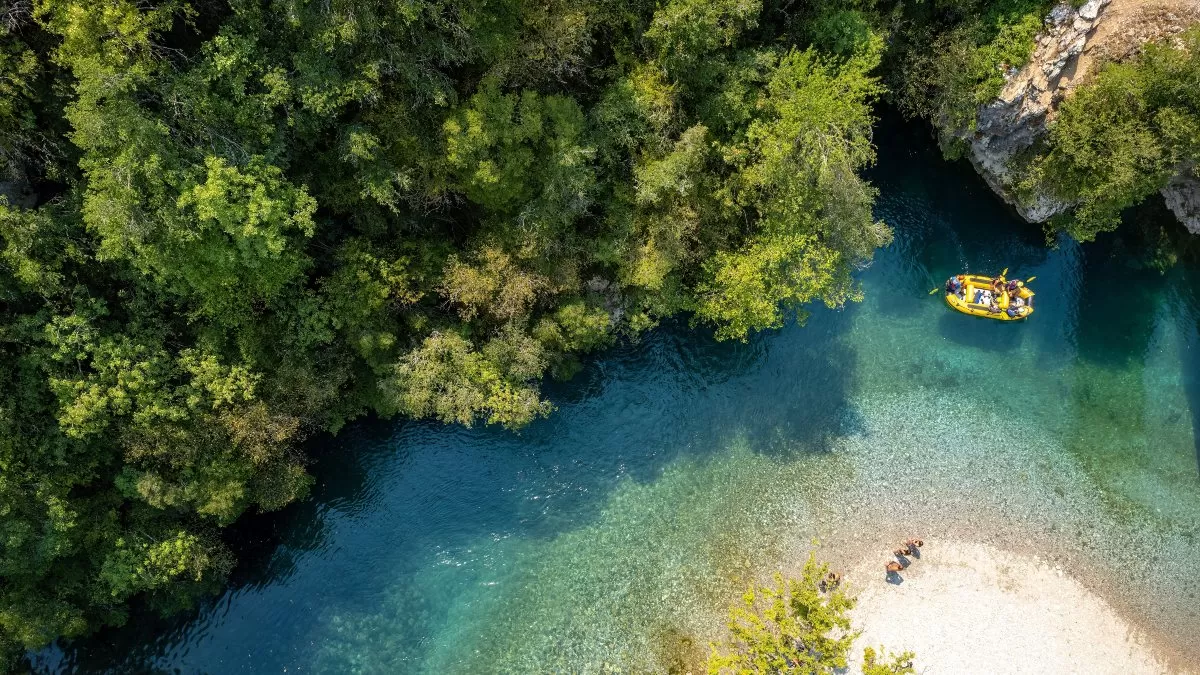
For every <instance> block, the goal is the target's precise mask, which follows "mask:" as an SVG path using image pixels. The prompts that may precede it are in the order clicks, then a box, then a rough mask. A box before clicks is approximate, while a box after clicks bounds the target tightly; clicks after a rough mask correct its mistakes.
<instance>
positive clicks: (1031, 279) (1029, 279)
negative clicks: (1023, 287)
mask: <svg viewBox="0 0 1200 675" xmlns="http://www.w3.org/2000/svg"><path fill="white" fill-rule="evenodd" d="M1036 278H1037V275H1036V274H1035V275H1033V276H1031V277H1029V278H1028V279H1026V280H1025V283H1029V282H1031V281H1033V280H1034V279H1036Z"/></svg>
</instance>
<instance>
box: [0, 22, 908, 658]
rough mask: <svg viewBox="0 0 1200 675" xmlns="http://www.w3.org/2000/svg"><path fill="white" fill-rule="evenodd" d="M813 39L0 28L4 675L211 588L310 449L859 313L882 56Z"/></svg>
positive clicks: (537, 401)
mask: <svg viewBox="0 0 1200 675" xmlns="http://www.w3.org/2000/svg"><path fill="white" fill-rule="evenodd" d="M817 4H818V5H820V6H819V7H815V6H814V7H811V8H810V7H805V8H803V9H798V8H793V9H789V8H788V7H787V6H781V5H780V6H777V5H773V4H772V5H763V4H762V3H759V2H747V1H745V0H729V1H727V0H721V1H719V2H717V3H715V4H714V3H711V2H710V3H704V2H695V1H694V0H669V1H667V2H663V3H659V4H657V5H656V4H653V3H646V2H641V1H638V0H605V1H604V2H600V3H584V2H579V0H554V1H552V2H546V3H524V2H516V1H506V2H500V3H484V2H480V1H479V0H415V1H414V2H408V3H404V4H396V3H388V2H381V1H380V0H332V1H331V2H315V1H309V0H223V1H221V2H204V3H198V2H189V1H187V0H168V1H165V2H152V3H146V2H135V1H134V0H103V1H102V2H100V3H95V2H84V1H83V0H35V1H33V2H29V1H27V0H16V2H12V3H9V5H7V6H6V8H5V9H3V10H0V70H2V71H3V73H4V77H2V78H0V163H2V164H3V166H0V171H2V173H3V176H2V177H0V178H2V181H0V182H4V186H0V187H3V188H4V193H5V194H10V193H12V194H14V195H16V193H20V196H21V197H22V199H13V200H12V202H13V203H8V202H7V201H6V200H4V199H0V541H2V542H3V546H0V663H4V664H5V665H8V664H9V663H10V662H11V661H12V659H14V658H15V657H16V655H17V654H19V653H20V652H21V651H22V650H26V649H37V648H40V647H41V646H43V645H45V644H47V643H48V642H50V641H52V640H54V639H56V638H73V637H78V636H81V635H85V634H87V633H88V632H89V631H92V630H94V629H96V628H97V627H100V626H104V625H117V624H120V623H122V622H124V621H125V620H127V617H128V616H129V613H130V611H131V609H132V608H134V607H150V608H154V609H158V610H160V611H164V612H165V611H173V610H176V609H178V608H180V607H185V606H187V605H188V604H189V603H192V602H194V601H195V599H196V598H197V597H199V596H200V595H202V594H204V593H207V592H211V591H212V590H214V589H216V588H219V587H220V585H221V584H222V583H223V580H224V579H225V578H226V575H227V574H228V572H229V570H230V568H231V566H232V565H233V564H234V559H233V555H232V553H231V552H230V550H229V549H228V548H227V547H226V546H225V544H224V543H223V542H222V538H221V528H222V527H224V526H226V525H228V524H230V523H232V522H234V521H235V520H236V519H237V518H239V517H241V516H242V514H244V513H246V512H247V511H253V510H259V511H267V510H272V509H278V508H281V507H283V506H284V505H286V504H288V503H290V502H292V501H294V500H296V499H299V498H302V497H303V495H305V494H306V492H307V490H308V488H309V486H310V485H311V483H312V478H311V477H310V476H309V475H308V474H307V472H306V470H305V467H306V458H305V457H304V455H303V453H302V452H301V450H300V449H299V448H300V447H301V446H300V442H301V441H302V440H303V439H304V438H306V437H307V436H309V435H310V434H313V433H320V432H336V431H337V430H338V429H340V428H341V427H342V426H343V425H344V424H345V423H346V422H348V421H349V420H352V419H354V418H356V417H358V416H361V415H364V414H368V413H374V414H378V415H384V416H387V415H402V416H406V417H413V418H431V419H437V420H441V421H444V422H447V423H461V424H474V423H478V422H487V423H495V424H501V425H505V426H508V427H519V426H521V425H523V424H526V423H528V422H530V421H532V420H534V419H536V418H538V417H540V416H543V415H546V414H548V413H549V412H550V411H551V410H552V408H553V406H552V403H551V402H550V401H547V400H545V399H544V398H543V397H542V395H541V393H540V390H539V383H540V382H541V380H542V378H543V377H544V376H545V375H547V374H550V375H554V376H557V377H568V376H570V375H571V374H572V373H573V372H575V371H576V370H577V369H578V368H579V358H580V356H581V355H582V354H584V353H587V352H589V351H592V350H597V349H602V348H604V347H606V346H608V345H611V344H613V343H614V342H615V341H616V340H618V339H619V338H620V337H621V336H623V335H633V334H636V333H637V332H639V331H642V330H646V329H648V328H649V327H651V326H653V325H655V323H657V322H658V321H659V320H661V319H662V318H664V317H667V316H671V315H674V314H678V313H680V312H690V313H691V314H692V317H693V318H694V319H695V320H697V321H701V322H706V323H710V324H712V325H713V326H715V327H716V330H717V335H718V336H719V337H722V338H724V337H729V338H741V339H745V338H746V336H747V335H748V334H749V333H750V332H751V331H754V330H761V329H764V328H769V327H772V326H777V325H780V323H781V322H782V317H783V316H784V313H785V312H788V311H793V312H796V313H798V314H799V315H803V312H804V309H803V307H804V305H806V304H808V303H812V302H822V303H825V304H828V305H834V306H836V305H839V304H841V303H843V302H845V301H847V300H854V299H856V298H857V297H858V296H859V292H858V290H857V289H856V287H855V285H854V282H853V271H854V270H855V269H857V268H858V267H860V266H862V265H864V264H866V263H867V261H868V260H869V259H870V256H871V253H872V251H873V249H874V248H876V247H877V246H879V245H882V244H883V243H885V242H886V241H887V237H888V234H887V230H886V228H885V227H884V226H883V225H882V224H880V223H877V222H875V221H874V220H873V219H872V218H871V215H870V213H871V202H872V200H873V197H874V192H873V190H872V188H871V187H870V186H869V185H868V184H867V183H866V182H864V181H863V180H862V179H861V178H859V177H858V175H857V174H858V173H859V172H860V171H861V170H862V169H863V168H865V167H866V166H868V165H869V164H870V163H871V161H873V149H872V147H871V139H870V126H871V123H872V117H871V114H870V105H871V104H872V102H873V101H874V100H875V99H876V98H877V97H878V96H879V94H880V87H879V83H878V80H877V79H876V77H875V76H874V75H873V74H872V73H873V72H874V69H875V68H876V66H877V65H878V64H879V62H880V58H881V49H882V48H881V45H882V42H881V38H880V37H879V36H878V35H877V33H878V29H879V26H880V25H881V22H880V21H878V20H877V18H871V19H870V20H868V18H866V17H869V16H872V17H873V16H874V15H873V14H871V13H872V12H874V11H875V9H874V8H873V6H872V5H870V3H850V4H845V3H836V4H834V3H825V2H822V3H817ZM846 12H850V13H851V14H846ZM827 15H828V16H837V17H840V18H839V19H838V21H835V22H832V23H828V24H819V25H820V26H824V27H819V28H814V29H809V26H810V24H811V26H818V23H816V22H815V20H814V21H809V19H810V18H812V17H817V16H827ZM831 36H832V37H831ZM826 45H829V46H826ZM18 183H19V184H20V185H21V186H23V187H22V189H20V190H14V189H12V188H10V187H7V186H9V185H10V184H11V185H16V184H18ZM25 197H29V199H25ZM18 201H19V202H20V203H17V202H18Z"/></svg>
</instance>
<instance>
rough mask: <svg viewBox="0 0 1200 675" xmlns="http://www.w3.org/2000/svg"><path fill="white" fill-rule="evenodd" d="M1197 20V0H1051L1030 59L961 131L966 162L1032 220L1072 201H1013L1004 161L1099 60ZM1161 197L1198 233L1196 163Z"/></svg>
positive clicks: (1027, 141)
mask: <svg viewBox="0 0 1200 675" xmlns="http://www.w3.org/2000/svg"><path fill="white" fill-rule="evenodd" d="M1197 21H1200V0H1088V2H1087V3H1086V4H1084V5H1083V6H1081V7H1079V8H1078V9H1075V8H1073V7H1072V6H1071V5H1069V4H1067V3H1063V4H1060V5H1058V6H1056V7H1055V8H1054V9H1053V10H1052V11H1051V12H1050V13H1049V15H1047V17H1046V20H1045V26H1044V28H1043V30H1042V32H1041V33H1040V34H1039V35H1038V38H1037V45H1036V47H1035V48H1034V51H1033V54H1032V56H1031V57H1030V59H1029V62H1028V63H1026V64H1025V66H1024V67H1022V68H1021V69H1019V70H1016V69H1014V70H1012V71H1010V72H1009V73H1008V74H1007V75H1006V78H1007V80H1008V81H1007V84H1006V85H1005V87H1004V89H1003V90H1002V91H1001V93H1000V96H999V97H998V98H997V99H996V100H994V101H993V102H991V103H989V104H987V105H984V106H982V107H980V109H979V112H978V114H977V117H976V128H975V130H974V132H970V133H966V134H964V136H963V138H964V140H966V141H967V143H968V144H969V146H970V152H969V154H968V156H969V157H970V159H971V162H972V164H974V165H975V168H976V169H977V170H978V171H979V173H980V174H981V175H982V176H983V177H984V179H985V180H987V182H988V184H989V185H990V186H991V187H992V189H993V190H995V191H996V193H997V194H999V195H1000V196H1001V197H1003V198H1004V199H1005V201H1007V202H1009V203H1010V204H1012V205H1013V206H1014V207H1015V208H1016V209H1017V211H1018V212H1020V214H1021V215H1022V216H1023V217H1024V218H1025V219H1026V220H1029V221H1030V222H1041V221H1044V220H1046V219H1048V218H1050V217H1051V216H1053V215H1055V214H1057V213H1061V212H1062V211H1064V210H1066V209H1068V208H1070V206H1071V204H1069V203H1067V202H1062V201H1058V200H1055V199H1052V198H1050V197H1048V196H1044V195H1043V196H1039V197H1038V198H1036V199H1035V200H1034V201H1033V202H1032V203H1029V204H1024V203H1020V202H1018V201H1017V200H1016V199H1015V198H1014V196H1013V191H1012V176H1011V175H1010V171H1009V169H1008V165H1009V162H1010V160H1011V159H1012V158H1013V157H1014V156H1015V155H1016V154H1017V153H1019V152H1021V151H1022V150H1024V149H1026V148H1028V147H1029V146H1030V145H1032V144H1033V142H1034V141H1035V140H1036V139H1037V138H1038V136H1039V135H1041V134H1042V133H1044V132H1045V130H1046V124H1047V122H1049V121H1050V120H1053V118H1054V114H1055V112H1056V110H1057V108H1058V104H1059V102H1060V101H1062V100H1063V99H1064V98H1065V97H1066V96H1068V95H1070V92H1071V90H1072V89H1073V88H1075V87H1076V86H1078V85H1079V84H1081V83H1082V82H1084V81H1086V79H1087V77H1088V75H1090V74H1091V73H1093V72H1094V71H1095V70H1096V69H1097V68H1098V67H1099V66H1100V64H1102V63H1103V62H1104V61H1106V60H1121V59H1124V58H1128V57H1129V56H1132V55H1134V54H1136V53H1137V52H1138V50H1139V49H1140V48H1141V46H1142V45H1144V44H1145V43H1147V42H1149V41H1154V40H1161V39H1165V38H1169V37H1170V36H1172V35H1176V34H1178V33H1181V32H1183V31H1184V29H1186V28H1187V27H1188V26H1189V25H1191V24H1192V23H1194V22H1197ZM1163 197H1164V198H1165V199H1166V202H1167V205H1168V206H1169V207H1170V208H1171V210H1172V211H1174V213H1175V215H1176V216H1178V217H1179V219H1180V221H1181V222H1183V223H1184V225H1186V226H1187V228H1188V229H1189V230H1191V231H1192V232H1195V233H1198V234H1200V179H1198V178H1197V176H1196V172H1195V167H1194V166H1186V167H1180V172H1179V175H1178V176H1176V177H1175V179H1174V180H1172V182H1171V183H1170V184H1169V185H1168V186H1167V187H1166V188H1164V189H1163Z"/></svg>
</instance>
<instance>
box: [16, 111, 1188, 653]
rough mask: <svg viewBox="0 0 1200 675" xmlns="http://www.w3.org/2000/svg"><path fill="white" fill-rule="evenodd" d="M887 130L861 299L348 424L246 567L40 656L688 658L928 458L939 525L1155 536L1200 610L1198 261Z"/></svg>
mask: <svg viewBox="0 0 1200 675" xmlns="http://www.w3.org/2000/svg"><path fill="white" fill-rule="evenodd" d="M877 136H878V142H879V145H880V161H879V166H878V167H877V168H876V169H874V170H873V171H872V172H871V179H872V180H873V182H874V183H875V184H876V185H877V186H878V187H879V189H880V191H881V193H880V197H879V200H878V215H879V217H881V218H882V219H884V220H885V221H886V222H887V223H888V224H890V225H891V226H892V227H893V228H894V229H895V232H896V240H895V243H894V244H893V245H891V246H890V247H889V248H887V249H886V250H883V251H880V252H879V253H878V255H877V259H876V261H875V263H874V264H873V265H872V266H871V267H870V268H869V269H866V270H864V271H863V273H862V274H861V278H862V283H863V286H864V290H865V293H866V300H865V301H864V302H863V303H860V304H856V305H853V306H849V307H847V308H845V309H844V310H840V311H830V310H825V309H818V310H816V311H815V312H814V313H813V316H812V317H811V318H810V319H809V320H808V322H807V325H806V326H804V327H800V326H796V325H789V326H788V327H786V328H784V329H783V330H780V331H775V332H770V333H765V334H760V335H757V336H755V337H754V338H753V339H751V340H750V342H749V343H748V344H730V343H718V342H715V341H714V340H713V339H712V338H711V334H710V333H709V332H708V331H707V330H704V329H691V328H689V327H688V326H687V325H686V324H685V323H669V324H667V325H664V326H662V327H661V328H659V329H657V330H655V331H653V332H651V333H650V334H648V335H647V336H646V337H645V338H644V339H642V340H641V341H639V342H637V343H633V344H625V345H621V346H619V347H617V348H614V349H612V350H610V351H608V352H606V353H604V354H601V355H598V356H597V357H596V358H595V359H594V360H593V361H591V362H590V363H589V364H588V365H587V367H586V368H585V369H584V371H583V372H582V373H580V374H579V375H578V376H577V377H576V378H574V379H573V380H572V381H570V382H567V383H549V384H547V385H546V392H547V395H548V397H549V398H550V399H551V400H552V401H553V402H554V403H555V404H556V405H557V410H556V412H555V413H554V414H553V415H551V416H550V417H549V418H548V419H545V420H542V421H539V422H537V423H535V424H533V425H531V426H530V427H528V428H527V429H525V430H523V431H521V432H520V433H511V432H507V431H504V430H501V429H493V428H473V429H466V428H462V427H458V426H443V425H439V424H432V423H415V422H408V423H388V422H378V421H376V422H368V423H363V424H359V425H356V426H354V427H352V428H350V429H348V430H347V431H345V432H344V433H343V434H342V435H341V436H340V437H338V438H336V439H325V440H321V441H319V442H317V443H316V444H315V446H316V447H314V448H313V451H314V453H315V454H316V455H317V456H318V458H319V459H318V461H317V462H316V463H315V465H314V466H313V468H312V472H313V474H314V475H315V476H316V477H317V486H316V488H315V489H314V491H313V494H312V496H311V497H310V498H309V499H308V500H306V501H305V502H303V503H301V504H297V505H294V506H292V507H290V508H288V509H287V510H285V511H284V512H283V513H281V514H274V515H271V516H264V517H256V518H251V519H249V520H248V522H247V523H244V524H242V525H240V526H239V527H238V528H236V529H235V530H234V531H233V532H232V533H231V538H232V539H233V540H234V545H235V546H237V547H239V548H241V549H243V563H242V565H241V567H240V568H239V570H238V571H237V572H236V574H235V577H234V580H233V582H232V583H231V586H230V588H229V589H228V590H227V591H226V592H225V593H223V594H222V595H221V596H220V597H218V598H216V599H214V600H213V601H211V602H209V603H207V604H206V605H205V606H203V607H201V608H200V609H199V610H198V611H196V612H194V613H192V614H190V615H187V616H184V617H179V618H176V619H171V620H165V621H164V620H158V619H153V618H150V617H140V618H137V619H135V620H134V621H133V622H131V624H130V625H129V626H127V627H125V628H123V629H120V630H111V631H105V632H103V633H101V634H99V635H98V636H96V637H95V638H92V639H89V640H87V641H83V642H80V643H78V644H76V645H71V646H69V647H67V648H65V649H54V650H48V651H46V652H44V653H43V654H41V655H39V656H38V659H37V665H38V666H39V667H40V668H42V669H44V670H46V671H55V670H58V671H73V670H77V671H100V670H109V671H111V672H145V671H163V672H183V673H201V672H203V673H281V672H335V673H343V672H413V673H417V672H435V673H446V672H504V671H508V672H534V671H550V670H567V669H570V670H583V671H593V672H596V671H601V670H602V669H603V668H605V667H606V664H612V665H615V666H619V667H622V668H626V669H651V670H663V669H666V668H667V667H668V666H670V665H671V664H672V663H686V662H689V661H688V659H692V660H693V661H694V660H695V659H696V658H700V657H702V652H703V649H700V652H697V647H696V645H703V644H706V642H707V640H709V639H711V638H712V637H713V635H714V630H717V629H719V617H720V615H721V613H722V612H723V611H724V608H725V607H726V605H727V603H728V601H729V598H730V597H731V593H732V594H736V593H737V592H739V591H740V589H741V585H740V584H741V583H742V582H743V581H744V580H745V579H747V578H753V577H754V576H755V575H759V574H761V573H762V571H763V570H769V569H772V568H774V567H776V566H778V564H779V561H780V560H781V559H783V558H785V557H787V556H791V555H794V554H795V552H796V551H799V550H803V549H806V548H807V547H808V546H810V545H811V544H810V542H811V539H812V537H813V536H814V535H820V536H821V538H822V540H823V541H825V542H827V543H826V544H825V545H827V546H829V547H831V548H830V555H837V553H836V547H837V542H838V541H839V537H841V536H842V535H841V534H839V530H837V529H836V528H835V527H833V526H831V525H829V523H830V518H829V517H828V516H829V514H836V520H838V522H843V523H845V522H850V523H851V524H855V523H857V524H858V526H859V527H860V528H869V527H872V526H874V525H871V524H869V523H868V522H867V521H868V520H870V519H868V518H866V516H862V515H861V514H877V513H880V512H881V511H880V509H881V508H882V506H881V505H886V504H885V502H887V501H888V500H895V499H896V497H895V495H894V494H891V493H889V492H887V491H886V490H881V489H880V488H879V486H880V485H885V486H886V484H887V480H888V476H895V475H902V476H909V477H910V478H913V477H915V479H919V481H920V484H921V485H922V486H923V490H924V492H923V497H922V499H921V500H919V501H914V502H913V503H912V504H911V505H909V506H908V507H907V511H906V515H905V517H906V518H909V519H911V520H912V521H913V522H920V523H922V524H923V526H924V527H925V528H926V530H925V531H929V532H943V531H944V532H946V533H954V534H955V536H964V533H965V534H966V536H970V535H971V534H972V533H975V534H978V535H979V536H981V537H982V536H986V535H987V533H988V531H990V529H994V528H1008V527H1021V528H1026V529H1027V531H1028V533H1029V536H1030V537H1032V541H1034V542H1035V544H1034V545H1035V546H1044V547H1048V548H1052V547H1053V546H1054V545H1055V542H1066V544H1065V546H1066V547H1067V548H1070V547H1076V548H1078V549H1079V550H1081V551H1086V550H1090V549H1092V548H1102V547H1103V546H1104V545H1105V542H1107V541H1110V540H1111V539H1112V538H1114V537H1116V538H1121V540H1122V541H1124V542H1125V543H1126V545H1127V546H1129V547H1130V548H1131V550H1135V551H1141V550H1144V551H1146V552H1147V553H1146V555H1144V556H1143V557H1142V559H1143V560H1144V561H1145V564H1146V565H1149V566H1151V568H1152V569H1153V571H1154V572H1155V574H1156V582H1155V583H1158V584H1160V585H1166V586H1169V587H1171V588H1176V589H1180V593H1176V599H1177V600H1180V599H1181V600H1180V601H1179V602H1177V603H1175V604H1172V603H1168V602H1166V601H1162V602H1161V603H1160V601H1158V600H1154V599H1152V598H1151V599H1145V600H1134V601H1132V604H1131V605H1130V607H1131V610H1130V611H1133V612H1135V613H1136V612H1142V613H1144V614H1146V615H1155V616H1160V617H1162V618H1163V621H1164V623H1169V624H1170V625H1171V626H1173V627H1174V629H1175V631H1176V633H1181V632H1182V633H1186V632H1187V631H1194V630H1195V629H1196V627H1198V626H1200V617H1198V616H1197V610H1196V606H1197V603H1196V601H1195V595H1194V593H1195V591H1194V580H1193V579H1192V578H1191V577H1192V576H1193V574H1194V570H1195V568H1196V567H1195V563H1194V562H1189V561H1194V560H1197V559H1200V468H1198V462H1200V421H1198V420H1200V338H1198V336H1197V327H1198V319H1200V305H1198V298H1200V270H1197V269H1195V268H1190V267H1187V266H1177V267H1175V268H1173V269H1171V270H1169V271H1168V272H1166V273H1165V274H1160V273H1158V272H1156V271H1153V270H1145V269H1138V268H1137V267H1136V266H1134V265H1132V264H1131V261H1132V260H1133V259H1134V256H1133V253H1131V248H1130V247H1129V246H1128V245H1127V243H1126V242H1125V241H1124V240H1122V239H1121V238H1120V237H1114V236H1107V237H1102V238H1101V240H1100V241H1098V242H1097V243H1094V244H1088V245H1084V246H1080V245H1078V244H1075V243H1073V242H1070V241H1066V240H1062V241H1060V242H1059V245H1058V246H1057V247H1055V248H1051V247H1047V246H1046V245H1045V240H1044V235H1043V234H1042V232H1041V230H1040V228H1038V227H1036V226H1029V225H1026V224H1024V223H1022V222H1020V221H1019V220H1017V219H1016V218H1015V217H1014V216H1012V215H1011V214H1010V213H1009V211H1008V210H1007V209H1006V208H1005V207H1004V206H1003V205H1002V204H1000V203H999V202H998V201H997V200H996V199H995V198H994V197H993V196H992V195H991V194H990V192H988V191H987V189H986V187H985V186H984V185H983V184H982V182H981V181H980V180H978V179H977V178H976V177H975V176H974V174H973V173H972V172H971V170H970V168H969V167H968V166H966V165H965V164H948V163H945V162H943V161H942V160H941V158H940V157H939V156H938V154H937V152H936V149H934V148H933V147H932V146H931V145H930V144H929V142H928V141H927V139H926V138H925V132H924V131H923V130H922V129H921V128H919V127H916V126H907V125H903V124H900V123H898V122H896V121H894V120H886V121H885V122H884V123H883V124H882V125H881V127H880V129H879V132H878V135H877ZM1004 267H1008V268H1010V270H1011V276H1019V277H1022V278H1027V277H1030V276H1034V275H1036V276H1037V280H1036V281H1034V282H1033V283H1031V286H1032V287H1033V288H1034V289H1035V290H1036V291H1037V293H1038V295H1037V303H1038V304H1037V307H1038V309H1037V314H1036V315H1035V316H1034V317H1033V319H1031V320H1030V321H1028V322H1023V323H1017V324H1002V323H999V322H992V321H987V320H980V319H974V318H971V317H965V316H962V315H958V314H956V313H953V312H951V311H949V310H948V309H947V308H946V307H945V306H944V304H943V303H942V302H941V300H940V298H939V297H938V296H937V295H934V296H932V297H931V296H929V295H928V291H929V290H930V289H931V288H932V287H934V286H936V285H938V284H939V283H940V281H941V280H943V279H944V278H945V277H946V276H948V275H949V274H951V273H953V272H957V271H960V270H970V271H976V272H981V273H992V272H997V271H999V270H1000V269H1001V268H1004ZM882 512H884V513H889V512H890V511H886V510H885V511H882ZM981 514H983V515H981ZM992 516H996V520H995V523H996V524H993V521H992V520H989V518H991V517H992ZM872 518H875V516H872ZM855 519H860V520H861V522H859V520H855ZM1005 519H1007V520H1008V521H1011V522H1009V523H1008V524H1004V522H1005ZM871 522H872V523H874V522H875V521H874V520H871ZM880 527H883V526H882V525H881V526H880ZM1006 531H1007V530H1006ZM1139 547H1141V548H1139ZM1117 583H1118V584H1120V583H1123V582H1121V581H1120V580H1118V581H1117ZM1130 583H1131V584H1132V583H1133V582H1130ZM1189 588H1190V589H1192V590H1191V591H1187V590H1186V589H1189ZM1126 590H1127V591H1128V593H1129V595H1130V596H1131V597H1135V598H1137V597H1143V596H1144V595H1145V594H1143V593H1140V590H1141V589H1139V588H1138V587H1137V586H1136V585H1131V586H1129V587H1128V588H1127V589H1126ZM1188 592H1190V593H1191V595H1190V596H1189V595H1186V593H1188ZM1139 602H1140V603H1141V604H1139ZM714 627H716V628H714ZM1167 632H1168V633H1170V630H1167ZM1192 634H1195V633H1192ZM1172 635H1174V634H1172ZM698 653H699V654H700V657H697V654H698Z"/></svg>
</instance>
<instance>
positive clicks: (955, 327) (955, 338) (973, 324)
mask: <svg viewBox="0 0 1200 675" xmlns="http://www.w3.org/2000/svg"><path fill="white" fill-rule="evenodd" d="M1024 324H1025V322H1024V321H995V320H993V319H988V318H984V317H980V316H969V315H966V314H963V313H961V312H956V311H953V310H950V309H947V310H946V312H945V313H944V314H943V315H942V316H941V317H940V318H939V319H938V331H937V332H938V335H939V336H941V337H942V338H944V339H946V340H948V341H950V342H952V343H954V344H955V345H958V346H960V347H970V348H972V349H981V350H984V351H989V352H1001V353H1004V352H1012V351H1014V350H1016V349H1017V348H1018V347H1020V346H1021V342H1022V341H1023V340H1024V338H1025V336H1024V331H1023V329H1024V328H1025V325H1024Z"/></svg>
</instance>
